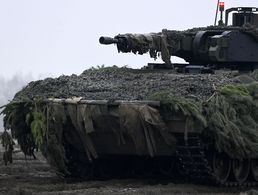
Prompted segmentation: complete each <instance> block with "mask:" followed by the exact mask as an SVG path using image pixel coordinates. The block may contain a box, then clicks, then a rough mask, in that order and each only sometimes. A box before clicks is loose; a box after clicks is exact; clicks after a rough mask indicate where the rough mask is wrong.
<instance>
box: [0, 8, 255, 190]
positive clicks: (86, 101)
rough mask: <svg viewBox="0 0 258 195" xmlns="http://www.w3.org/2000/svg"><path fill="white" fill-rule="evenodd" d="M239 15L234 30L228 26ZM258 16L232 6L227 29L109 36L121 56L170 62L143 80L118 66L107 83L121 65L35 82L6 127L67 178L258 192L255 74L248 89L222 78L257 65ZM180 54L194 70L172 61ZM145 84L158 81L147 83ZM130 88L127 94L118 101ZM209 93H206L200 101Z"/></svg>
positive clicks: (152, 67)
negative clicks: (186, 183)
mask: <svg viewBox="0 0 258 195" xmlns="http://www.w3.org/2000/svg"><path fill="white" fill-rule="evenodd" d="M220 6H221V7H220V10H221V11H223V5H222V4H220ZM232 11H236V13H234V15H233V25H232V26H227V23H228V21H227V20H228V19H227V18H228V14H229V13H230V12H232ZM256 11H257V8H232V9H229V10H227V11H226V21H225V22H223V21H222V20H221V21H220V22H219V24H220V25H219V26H211V27H207V28H196V29H190V30H186V31H171V30H162V32H160V33H150V34H124V35H117V36H115V37H114V38H108V37H101V38H100V40H99V41H100V43H101V44H116V45H117V48H118V51H121V52H126V53H127V52H133V53H136V54H143V53H147V52H149V53H150V56H151V57H153V58H157V57H158V56H159V55H160V56H161V58H162V60H163V61H164V62H165V63H164V64H153V63H152V64H149V66H148V67H147V69H144V70H137V73H135V71H136V70H130V71H129V72H128V70H127V69H126V68H122V69H117V68H115V71H118V74H116V75H113V76H112V74H113V73H112V72H107V74H106V78H108V79H107V80H104V81H103V79H104V76H103V74H104V72H105V71H106V70H108V71H111V70H112V71H113V69H112V68H111V69H99V70H88V71H86V72H85V73H84V74H82V76H81V77H80V76H79V77H76V76H71V77H60V78H58V79H46V80H44V81H37V82H33V83H30V84H29V85H28V86H27V87H25V88H24V89H23V90H22V91H20V92H19V93H17V94H16V96H15V97H14V100H13V101H12V102H10V103H9V104H8V105H6V106H5V108H4V110H3V113H4V114H5V118H4V123H5V128H7V129H11V130H12V134H13V136H14V137H15V138H17V139H18V142H19V144H20V145H21V149H22V150H23V152H24V153H25V154H27V155H32V154H33V151H34V149H35V148H36V147H39V148H40V149H41V151H42V153H43V155H44V156H45V157H46V159H47V160H48V162H49V163H50V165H51V166H52V167H53V168H55V169H56V171H57V172H58V174H60V175H61V176H63V177H79V178H85V179H91V178H110V177H119V178H121V177H128V176H132V175H134V177H135V176H144V177H151V178H153V177H156V178H160V177H166V178H170V179H175V178H178V177H181V178H187V179H190V180H191V181H201V182H211V183H217V184H221V185H226V186H236V185H257V184H258V124H257V121H258V113H257V110H258V102H257V100H258V98H257V97H258V85H257V83H256V82H255V79H257V78H256V75H255V74H253V73H252V76H253V77H252V78H254V80H253V81H254V82H252V83H251V82H248V84H247V83H245V84H241V83H240V82H238V81H236V80H235V77H234V76H232V74H233V73H231V72H229V73H228V72H227V73H221V72H220V73H216V71H215V72H214V70H217V69H233V70H239V71H247V70H248V71H253V70H254V69H256V68H257V67H258V66H257V65H258V55H256V54H257V53H258V35H257V29H256V28H257V26H258V19H257V18H258V15H257V14H256V13H255V12H256ZM171 56H178V57H181V58H183V59H185V60H186V61H187V62H189V64H173V63H171V61H170V57H171ZM157 69H158V71H157ZM160 69H162V70H160ZM164 69H165V71H164ZM173 69H178V70H180V71H182V72H190V73H196V72H197V73H200V72H202V73H205V72H206V73H207V72H208V73H211V72H214V75H212V74H206V75H205V76H201V75H195V76H193V75H192V74H178V73H175V72H174V70H173ZM153 72H154V73H153ZM83 75H86V76H83ZM92 75H97V77H94V78H93V77H92ZM78 78H82V80H76V79H78ZM142 78H147V79H149V80H148V81H145V83H143V82H142V80H141V79H142ZM69 79H71V80H69ZM184 79H186V80H187V79H188V80H187V84H186V85H187V87H186V85H184V86H183V85H182V83H183V80H184ZM196 80H198V81H199V83H198V84H195V81H196ZM79 81H80V82H79ZM128 81H130V85H129V84H128V83H129V82H128ZM166 81H169V82H166ZM96 83H97V85H98V88H97V87H95V84H96ZM158 83H164V86H163V85H158ZM165 83H166V87H165ZM173 83H176V85H174V86H173V85H172V84H173ZM218 83H221V85H219V86H218ZM193 84H194V85H195V86H194V87H193ZM223 84H224V85H223ZM143 85H144V88H141V90H139V87H140V86H143ZM53 86H55V88H54V87H53ZM81 86H85V87H84V88H81ZM101 86H104V87H103V88H101ZM150 86H151V87H152V88H151V87H150ZM155 86H156V87H155ZM122 88H123V89H126V90H124V91H123V92H122V93H119V94H118V91H119V89H122ZM153 88H155V90H152V89H153ZM175 88H177V91H173V90H174V89H175ZM198 88H201V89H204V90H197V89H198ZM207 90H209V91H207ZM200 91H201V92H202V94H206V95H202V97H201V98H199V97H198V95H199V93H200ZM185 92H187V95H186V93H185ZM176 93H179V96H176V95H178V94H176ZM128 94H130V97H133V98H131V99H130V97H129V95H128ZM135 94H138V95H137V96H136V95H135ZM143 94H144V95H143ZM189 94H190V95H189ZM74 96H76V97H74ZM182 96H184V97H182ZM128 97H129V98H128Z"/></svg>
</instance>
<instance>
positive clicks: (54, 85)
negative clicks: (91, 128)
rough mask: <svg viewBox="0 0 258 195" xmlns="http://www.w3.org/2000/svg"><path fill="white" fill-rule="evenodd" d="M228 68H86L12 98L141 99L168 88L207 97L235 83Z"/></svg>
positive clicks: (177, 93)
mask: <svg viewBox="0 0 258 195" xmlns="http://www.w3.org/2000/svg"><path fill="white" fill-rule="evenodd" d="M238 82H239V79H238V78H235V75H234V74H233V73H230V72H218V73H217V74H216V75H208V74H207V75H184V74H177V73H175V72H173V71H170V72H169V71H156V72H153V71H148V70H134V69H129V68H117V67H109V68H100V69H89V70H86V71H84V72H83V73H82V74H81V75H79V76H76V75H71V76H61V77H59V78H56V79H53V78H47V79H45V80H40V81H35V82H31V83H29V84H28V85H27V86H26V87H25V88H24V89H23V90H21V91H20V92H18V93H17V94H16V95H15V97H14V101H23V100H32V99H33V98H49V97H54V98H71V97H83V99H88V100H89V99H90V100H103V99H105V100H111V101H112V100H144V99H147V98H148V97H149V96H150V95H151V94H153V93H156V92H160V91H167V92H170V93H172V94H174V95H175V96H179V97H186V98H189V97H190V98H194V99H197V100H206V99H208V98H209V97H210V96H211V95H212V94H213V85H215V86H216V87H218V88H219V87H220V86H223V85H227V84H232V83H238Z"/></svg>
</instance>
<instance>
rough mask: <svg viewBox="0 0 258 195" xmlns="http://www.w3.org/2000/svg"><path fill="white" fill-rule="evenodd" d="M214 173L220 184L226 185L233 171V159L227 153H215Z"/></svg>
mask: <svg viewBox="0 0 258 195" xmlns="http://www.w3.org/2000/svg"><path fill="white" fill-rule="evenodd" d="M212 168H213V173H214V176H215V177H216V179H217V180H218V182H220V183H225V182H226V181H227V180H228V178H229V175H230V171H231V159H230V158H229V156H228V155H226V154H225V153H217V152H215V153H214V155H213V161H212Z"/></svg>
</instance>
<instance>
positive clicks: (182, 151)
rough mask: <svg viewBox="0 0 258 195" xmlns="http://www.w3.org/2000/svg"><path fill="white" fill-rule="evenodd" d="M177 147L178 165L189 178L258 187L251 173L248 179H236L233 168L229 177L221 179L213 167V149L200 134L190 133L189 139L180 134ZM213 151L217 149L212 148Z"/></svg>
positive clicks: (230, 185)
mask: <svg viewBox="0 0 258 195" xmlns="http://www.w3.org/2000/svg"><path fill="white" fill-rule="evenodd" d="M177 139H178V144H177V147H176V157H177V167H178V169H179V171H180V174H181V175H182V176H183V177H184V178H187V180H190V181H195V182H198V183H203V184H209V185H211V184H215V185H218V186H222V187H238V186H243V187H257V186H258V182H256V181H252V179H251V177H250V173H249V176H248V179H247V181H245V182H243V183H239V182H237V181H234V178H233V174H232V170H231V171H230V172H231V173H230V176H229V179H228V180H227V181H225V182H222V181H220V180H219V179H218V178H217V177H216V176H215V173H214V171H213V169H212V165H211V157H210V155H211V150H208V147H207V146H205V145H204V144H203V143H202V140H201V138H200V136H199V135H198V134H194V135H189V136H188V139H187V141H185V140H184V137H183V136H181V137H180V136H179V137H178V138H177ZM212 151H213V152H214V151H215V150H212Z"/></svg>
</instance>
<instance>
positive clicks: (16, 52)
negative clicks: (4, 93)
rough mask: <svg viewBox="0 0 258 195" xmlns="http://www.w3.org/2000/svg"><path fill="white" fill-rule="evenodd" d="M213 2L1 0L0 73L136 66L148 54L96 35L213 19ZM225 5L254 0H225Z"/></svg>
mask: <svg viewBox="0 0 258 195" xmlns="http://www.w3.org/2000/svg"><path fill="white" fill-rule="evenodd" d="M216 3H217V0H159V1H154V0H130V1H123V0H108V1H105V0H93V1H90V0H0V66H1V71H0V76H1V75H2V76H4V77H6V78H11V77H12V76H13V75H15V74H17V73H19V74H21V75H28V74H32V75H33V76H34V77H35V78H38V76H39V75H41V77H42V76H43V77H44V76H45V75H50V76H58V75H61V74H69V75H70V74H72V73H75V74H79V73H81V72H82V71H83V70H85V69H87V68H89V67H91V66H96V65H102V64H105V65H113V64H116V65H129V66H130V67H141V66H143V65H145V64H147V63H148V62H151V61H153V60H152V59H150V58H149V56H148V55H145V56H136V55H134V54H117V51H116V47H115V46H101V45H100V44H99V43H98V39H99V37H100V36H101V35H106V36H112V37H113V36H115V35H117V34H119V33H126V32H135V33H136V32H137V33H147V32H158V31H161V29H163V28H167V29H176V30H183V29H188V28H192V27H196V26H207V25H211V24H213V22H214V15H215V9H216ZM225 5H226V7H227V8H228V7H232V6H257V7H258V1H257V0H225Z"/></svg>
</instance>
